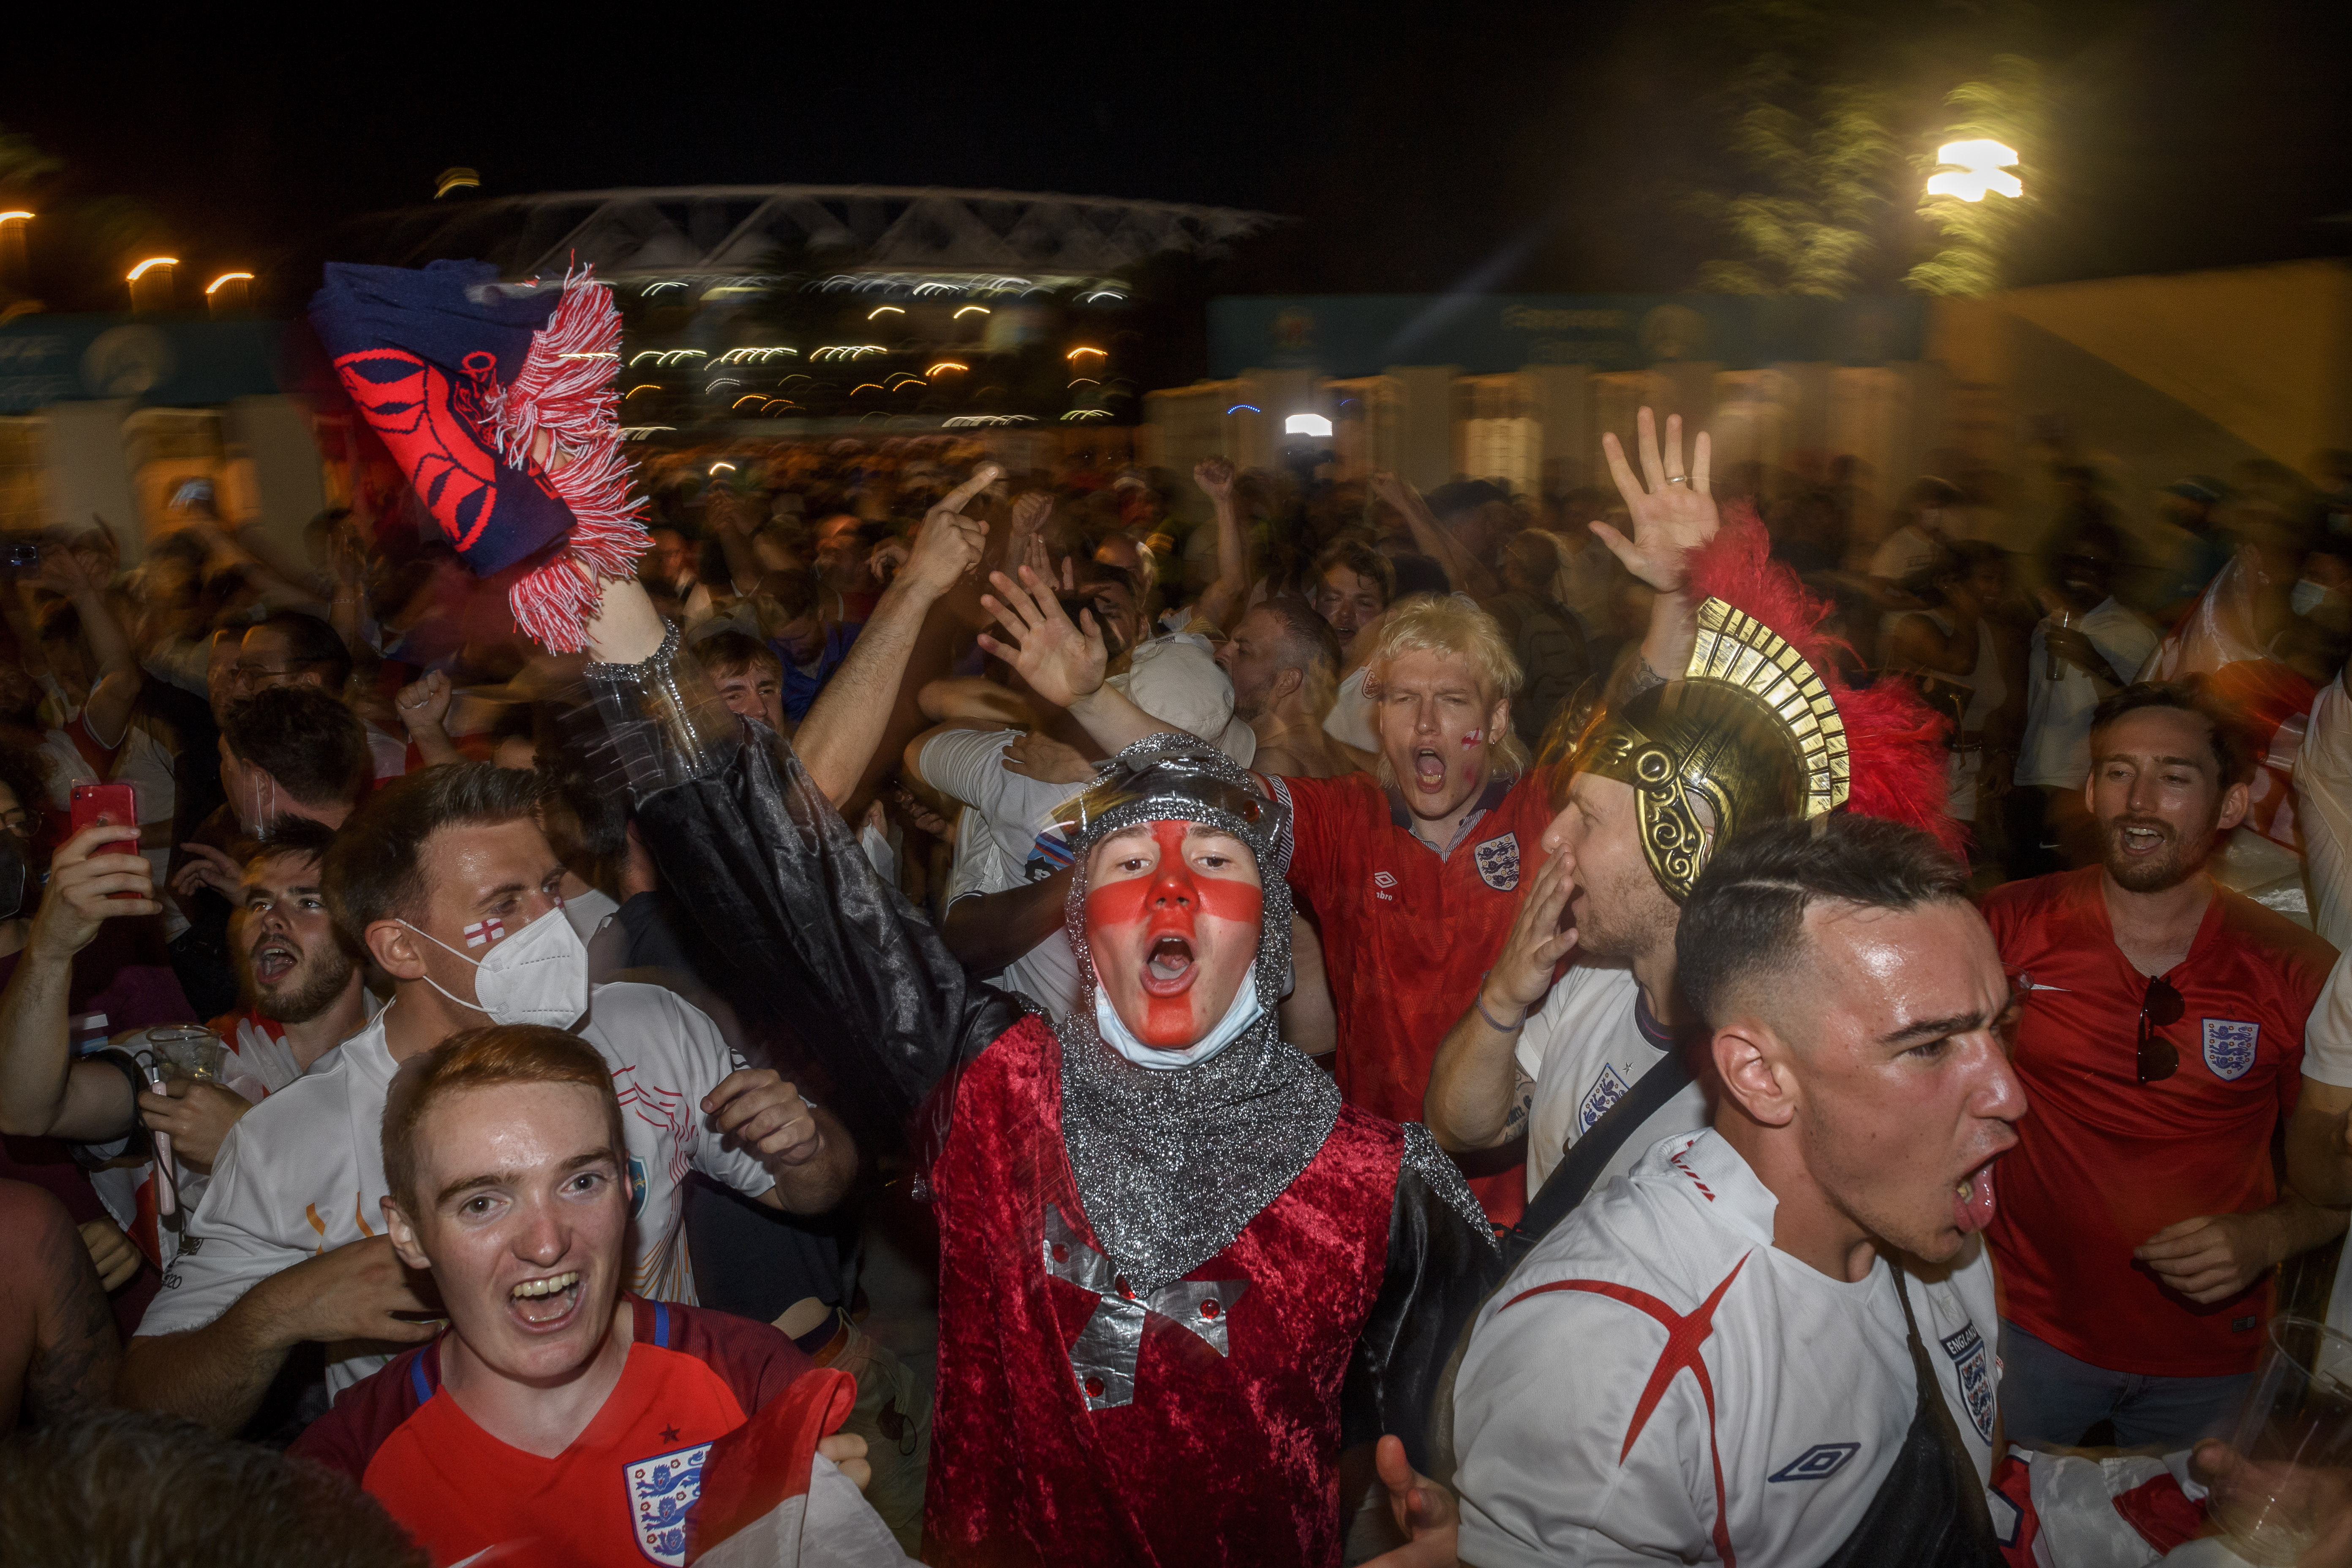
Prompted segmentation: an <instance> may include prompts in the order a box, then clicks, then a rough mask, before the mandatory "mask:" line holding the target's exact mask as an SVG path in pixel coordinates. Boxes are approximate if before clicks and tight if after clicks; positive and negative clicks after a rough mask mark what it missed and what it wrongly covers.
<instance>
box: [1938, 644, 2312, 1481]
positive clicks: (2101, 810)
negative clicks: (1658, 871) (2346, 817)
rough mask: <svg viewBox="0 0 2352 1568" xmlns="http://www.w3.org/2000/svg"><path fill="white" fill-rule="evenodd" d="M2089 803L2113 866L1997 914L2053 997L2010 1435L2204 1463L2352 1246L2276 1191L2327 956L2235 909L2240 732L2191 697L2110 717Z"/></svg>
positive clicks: (2025, 1059) (2008, 1407)
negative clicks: (2285, 1315)
mask: <svg viewBox="0 0 2352 1568" xmlns="http://www.w3.org/2000/svg"><path fill="white" fill-rule="evenodd" d="M2090 752H2091V776H2090V779H2089V781H2088V783H2087V784H2085V785H2084V792H2083V799H2084V806H2085V808H2086V810H2087V812H2088V815H2089V816H2090V817H2091V819H2092V820H2093V821H2094V822H2095V825H2096V826H2097V829H2098V839H2099V846H2100V853H2101V863H2100V864H2099V865H2096V866H2086V867H2084V868H2082V869H2081V870H2079V871H2072V872H2063V873H2060V874H2058V875H2055V876H2049V877H2042V878H2040V879H2035V880H2032V881H2028V882H2011V883H2010V884H2009V885H2007V886H2006V887H2003V888H2000V889H1997V890H1995V891H1994V892H1993V893H1992V894H1991V895H1990V897H1989V898H1988V899H1987V900H1985V918H1986V919H1987V920H1988V921H1990V922H1991V926H1992V931H1993V935H1994V938H1995V940H1996V941H1997V942H1999V944H2000V957H2001V962H2002V963H2003V965H2004V966H2005V967H2006V968H2007V969H2008V971H2009V973H2011V974H2012V975H2015V976H2019V977H2020V981H2019V983H2020V984H2021V985H2030V986H2031V990H2032V994H2031V999H2030V1005H2028V1006H2027V1008H2026V1010H2025V1016H2024V1021H2023V1024H2022V1025H2021V1028H2020V1031H2019V1037H2018V1047H2019V1048H2018V1055H2017V1068H2018V1072H2019V1075H2020V1076H2021V1078H2022V1079H2023V1080H2024V1083H2025V1087H2026V1091H2027V1093H2028V1094H2029V1095H2031V1096H2032V1100H2033V1107H2034V1114H2033V1119H2032V1121H2030V1122H2028V1123H2027V1124H2026V1127H2025V1129H2024V1133H2023V1141H2022V1142H2021V1144H2020V1146H2019V1148H2018V1151H2017V1152H2016V1154H2015V1155H2014V1156H2013V1157H2012V1158H2011V1160H2010V1161H2009V1163H2008V1164H2007V1166H2006V1167H2005V1169H2004V1170H2003V1172H2002V1175H2001V1193H2002V1200H2003V1201H2002V1203H2001V1206H2000V1215H1999V1217H1998V1218H1997V1219H1996V1220H1995V1221H1994V1223H1993V1226H1992V1229H1991V1232H1990V1239H1991V1242H1992V1246H1993V1250H1994V1253H1995V1255H1996V1257H1997V1258H1999V1260H2000V1272H2001V1284H2002V1287H2003V1305H2004V1310H2005V1321H2003V1322H2002V1324H2001V1355H2002V1358H2003V1360H2004V1361H2005V1362H2006V1363H2007V1366H2008V1370H2009V1373H2010V1379H2011V1381H2010V1390H2009V1394H2008V1397H2007V1400H2006V1403H2005V1406H2004V1409H2005V1413H2006V1415H2007V1419H2008V1424H2009V1433H2010V1436H2012V1437H2018V1438H2025V1439H2039V1440H2043V1441H2047V1442H2053V1443H2061V1444H2066V1443H2074V1442H2078V1441H2079V1440H2080V1439H2081V1437H2082V1436H2083V1433H2084V1429H2085V1428H2087V1427H2089V1426H2092V1425H2093V1424H2094V1423H2095V1422H2098V1421H2100V1420H2103V1419H2112V1420H2113V1421H2114V1423H2115V1426H2116V1439H2117V1441H2119V1442H2121V1443H2124V1444H2126V1445H2129V1446H2137V1445H2142V1444H2162V1445H2166V1446H2175V1445H2179V1444H2182V1443H2186V1442H2188V1441H2189V1440H2191V1439H2193V1438H2195V1437H2197V1436H2200V1435H2204V1434H2206V1433H2208V1432H2210V1430H2211V1429H2212V1428H2213V1427H2214V1426H2216V1425H2217V1424H2219V1423H2221V1422H2225V1421H2227V1420H2228V1419H2229V1418H2230V1416H2231V1413H2232V1412H2233V1411H2234V1410H2235V1409H2236V1408H2237V1405H2238V1402H2239V1399H2240V1396H2241V1395H2242V1393H2243V1392H2244V1390H2245V1388H2246V1385H2247V1382H2248V1378H2249V1374H2250V1373H2252V1369H2253V1365H2254V1362H2255V1358H2256V1357H2257V1355H2258V1354H2259V1353H2260V1352H2261V1350H2262V1347H2263V1343H2264V1342H2265V1335H2264V1332H2263V1329H2264V1325H2265V1323H2266V1322H2267V1321H2268V1320H2269V1317H2270V1311H2271V1301H2270V1287H2269V1283H2268V1279H2269V1274H2270V1270H2271V1268H2272V1267H2273V1265H2275V1264H2277V1263H2279V1262H2281V1261H2283V1260H2284V1259H2285V1258H2289V1257H2292V1256H2293V1255H2294V1254H2295V1253H2297V1252H2300V1251H2303V1250H2305V1248H2307V1247H2315V1246H2317V1245H2319V1244H2321V1243H2322V1242H2325V1241H2326V1240H2327V1239H2328V1238H2329V1237H2333V1236H2336V1235H2338V1234H2340V1233H2341V1232H2342V1231H2343V1229H2344V1224H2345V1216H2344V1213H2343V1211H2342V1210H2340V1209H2338V1210H2329V1209H2321V1208H2316V1207H2315V1206H2314V1205H2312V1204H2310V1203H2308V1202H2306V1201H2305V1199H2304V1198H2303V1197H2301V1196H2299V1195H2298V1194H2295V1193H2294V1192H2293V1191H2288V1192H2285V1193H2281V1192H2280V1191H2279V1190H2278V1187H2277V1186H2276V1184H2275V1183H2274V1182H2273V1175H2272V1165H2271V1155H2270V1150H2271V1140H2272V1136H2273V1131H2275V1130H2276V1128H2277V1127H2278V1125H2279V1123H2280V1122H2281V1121H2284V1120H2285V1119H2286V1118H2287V1117H2288V1116H2289V1114H2290V1113H2291V1112H2292V1111H2293V1110H2294V1104H2295V1100H2296V1096H2297V1091H2298V1089H2300V1087H2301V1068H2302V1063H2303V1054H2304V1023H2305V1017H2306V1016H2307V1015H2308V1014H2309V1013H2310V1011H2311V1006H2312V1003H2313V1000H2314V998H2315V996H2316V995H2317V994H2318V992H2319V988H2320V985H2321V984H2322V983H2323V982H2324V981H2325V980H2326V976H2327V972H2328V968H2329V965H2330V964H2331V963H2332V962H2333V961H2334V958H2335V952H2334V950H2333V949H2331V948H2330V947H2329V946H2328V944H2327V943H2326V942H2323V941H2321V940H2320V939H2319V938H2317V937H2316V936H2314V935H2313V934H2312V933H2310V932H2309V931H2305V930H2303V929H2302V928H2301V927H2299V926H2296V925H2294V924H2293V923H2292V922H2290V921H2287V920H2286V919H2284V917H2283V916H2280V915H2277V914H2273V913H2272V912H2271V911H2270V910H2266V909H2264V908H2263V907H2262V906H2261V905H2259V904H2256V903H2254V902H2252V901H2251V900H2247V899H2244V898H2242V897H2240V896H2239V895H2238V894H2236V893H2233V892H2231V891H2230V890H2229V889H2225V888H2222V887H2220V886H2219V885H2217V884H2216V883H2215V881H2214V879H2212V877H2211V876H2210V875H2209V874H2208V873H2207V871H2206V869H2205V866H2206V861H2207V858H2208V857H2209V856H2210V855H2211V854H2212V852H2213V850H2214V847H2215V846H2216V844H2217V843H2218V842H2219V841H2220V839H2221V837H2222V836H2223V835H2224V834H2226V833H2228V831H2229V830H2230V829H2231V828H2232V827H2234V826H2237V824H2238V822H2239V820H2240V819H2241V818H2242V816H2244V815H2245V811H2246V795H2247V780H2248V778H2249V776H2250V775H2251V773H2252V765H2251V760H2250V759H2249V757H2248V756H2247V754H2246V749H2245V743H2244V742H2243V740H2242V738H2241V737H2240V736H2239V734H2238V732H2237V731H2236V730H2235V728H2234V727H2233V725H2232V722H2231V718H2230V716H2229V715H2228V714H2226V713H2224V712H2222V711H2220V710H2216V709H2215V708H2213V707H2212V706H2210V703H2209V702H2208V701H2207V700H2203V699H2201V698H2200V697H2199V696H2198V695H2197V694H2196V693H2194V692H2193V691H2191V690H2189V689H2186V688H2183V687H2179V686H2171V685H2157V684H2144V685H2138V686H2131V687H2126V688H2125V689H2122V690H2121V691H2118V692H2116V694H2114V695H2113V696H2110V697H2108V698H2107V699H2106V700H2105V701H2103V702H2101V703H2100V704H2099V706H2098V709H2097V711H2096V713H2095V715H2094V717H2093V720H2092V723H2091V728H2090Z"/></svg>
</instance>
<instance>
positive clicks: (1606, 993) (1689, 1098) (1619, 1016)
mask: <svg viewBox="0 0 2352 1568" xmlns="http://www.w3.org/2000/svg"><path fill="white" fill-rule="evenodd" d="M1641 1001H1642V987H1641V985H1640V984H1638V983H1637V982H1636V981H1635V980H1634V979H1633V971H1632V970H1631V969H1629V968H1628V967H1626V966H1625V965H1624V964H1622V963H1601V962H1598V961H1581V960H1580V961H1579V962H1578V963H1573V964H1570V966H1569V971H1568V973H1565V974H1563V975H1561V976H1560V977H1559V979H1558V980H1556V981H1554V982H1553V983H1552V987H1551V989H1550V990H1549V991H1548V992H1546V993H1545V994H1544V999H1543V1001H1542V1002H1540V1003H1539V1004H1538V1005H1537V1007H1536V1010H1535V1011H1534V1012H1532V1013H1530V1014H1528V1019H1527V1023H1526V1024H1525V1026H1522V1027H1521V1029H1520V1030H1519V1043H1518V1046H1517V1050H1516V1053H1515V1054H1516V1056H1517V1059H1518V1064H1519V1070H1520V1071H1521V1072H1523V1073H1525V1074H1527V1075H1528V1077H1529V1078H1531V1079H1535V1084H1536V1098H1535V1105H1534V1106H1533V1108H1532V1109H1531V1110H1529V1111H1528V1197H1529V1198H1533V1197H1534V1196H1535V1195H1536V1193H1537V1191H1538V1189H1539V1188H1541V1187H1542V1185H1543V1184H1544V1181H1545V1179H1546V1178H1547V1177H1549V1175H1550V1174H1551V1173H1552V1168H1553V1167H1554V1166H1556V1165H1558V1164H1559V1162H1560V1159H1561V1157H1562V1156H1564V1155H1565V1154H1566V1153H1567V1152H1568V1150H1569V1146H1570V1145H1571V1144H1573V1143H1574V1142H1576V1141H1577V1140H1578V1139H1580V1138H1581V1137H1583V1136H1584V1134H1585V1133H1586V1132H1588V1131H1591V1127H1592V1124H1593V1123H1594V1122H1596V1121H1600V1120H1601V1113H1602V1112H1603V1111H1605V1110H1608V1109H1609V1108H1610V1107H1611V1106H1612V1105H1614V1104H1616V1103H1617V1102H1618V1100H1622V1099H1623V1098H1624V1096H1625V1094H1626V1092H1627V1091H1628V1090H1629V1089H1632V1088H1633V1086H1634V1085H1635V1084H1636V1083H1639V1082H1640V1081H1641V1079H1642V1075H1643V1073H1646V1072H1648V1071H1649V1070H1650V1069H1651V1068H1654V1067H1655V1066H1656V1065H1657V1064H1658V1063H1659V1062H1660V1061H1661V1060H1663V1059H1664V1057H1665V1054H1666V1052H1667V1051H1669V1050H1670V1049H1672V1048H1673V1045H1674V1040H1673V1037H1672V1036H1671V1035H1668V1034H1667V1033H1665V1031H1664V1030H1663V1029H1658V1032H1657V1033H1655V1034H1653V1033H1652V1032H1651V1029H1653V1028H1656V1027H1657V1026H1656V1025H1655V1024H1654V1023H1652V1022H1651V1021H1650V1020H1649V1017H1648V1010H1647V1009H1646V1008H1644V1007H1643V1006H1642V1005H1641ZM1645 1024H1648V1025H1649V1027H1644V1025H1645ZM1706 1119H1707V1108H1706V1090H1705V1089H1702V1088H1700V1087H1699V1086H1698V1085H1697V1084H1696V1083H1688V1084H1685V1085H1684V1086H1683V1088H1682V1091H1681V1092H1680V1093H1678V1094H1676V1095H1675V1097H1674V1098H1673V1099H1672V1100H1668V1101H1666V1103H1665V1104H1664V1105H1662V1106H1660V1107H1658V1109H1657V1110H1654V1111H1653V1112H1651V1113H1650V1118H1649V1120H1648V1121H1645V1122H1643V1124H1642V1125H1641V1126H1640V1127H1637V1128H1635V1129H1634V1130H1633V1132H1632V1133H1631V1134H1630V1135H1629V1136H1628V1137H1627V1138H1626V1140H1625V1142H1623V1143H1622V1144H1621V1145H1620V1146H1619V1147H1618V1150H1617V1152H1616V1153H1614V1154H1612V1155H1611V1156H1610V1158H1609V1163H1607V1164H1606V1165H1603V1166H1602V1167H1601V1176H1600V1179H1599V1180H1597V1181H1595V1182H1594V1183H1593V1184H1592V1190H1593V1191H1594V1192H1596V1193H1598V1192H1599V1191H1600V1190H1601V1187H1602V1186H1603V1185H1605V1184H1607V1183H1609V1182H1610V1181H1611V1180H1612V1179H1613V1178H1615V1177H1618V1176H1621V1175H1623V1174H1624V1173H1626V1172H1627V1171H1630V1170H1632V1169H1633V1166H1634V1164H1635V1163H1636V1162H1638V1161H1639V1160H1640V1159H1641V1158H1642V1155H1643V1152H1646V1151H1647V1150H1648V1149H1649V1147H1650V1145H1651V1144H1653V1143H1655V1142H1657V1141H1658V1140H1659V1139H1661V1138H1664V1137H1665V1136H1667V1135H1668V1134H1669V1133H1675V1132H1696V1131H1698V1130H1699V1129H1700V1128H1702V1127H1704V1126H1706Z"/></svg>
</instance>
